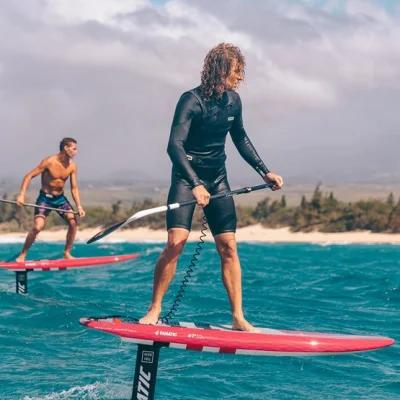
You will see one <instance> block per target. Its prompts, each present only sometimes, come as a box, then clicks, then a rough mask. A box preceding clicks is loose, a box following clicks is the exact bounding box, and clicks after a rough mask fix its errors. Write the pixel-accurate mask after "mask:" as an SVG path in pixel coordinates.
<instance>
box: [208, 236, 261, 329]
mask: <svg viewBox="0 0 400 400" xmlns="http://www.w3.org/2000/svg"><path fill="white" fill-rule="evenodd" d="M214 240H215V244H216V246H217V250H218V253H219V255H220V257H221V268H222V281H223V283H224V286H225V288H226V291H227V293H228V297H229V302H230V304H231V309H232V329H235V330H240V331H247V332H258V330H257V329H256V328H254V326H252V325H251V324H249V323H248V322H247V321H246V320H245V318H244V315H243V308H242V271H241V267H240V261H239V256H238V253H237V246H236V237H235V234H234V233H233V232H227V233H221V234H219V235H216V236H215V237H214Z"/></svg>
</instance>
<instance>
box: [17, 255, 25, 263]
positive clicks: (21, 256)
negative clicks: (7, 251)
mask: <svg viewBox="0 0 400 400" xmlns="http://www.w3.org/2000/svg"><path fill="white" fill-rule="evenodd" d="M25 257H26V254H23V253H21V254H20V255H19V256H18V257H17V258H16V259H15V261H16V262H24V261H25Z"/></svg>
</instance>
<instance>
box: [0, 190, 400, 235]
mask: <svg viewBox="0 0 400 400" xmlns="http://www.w3.org/2000/svg"><path fill="white" fill-rule="evenodd" d="M3 198H4V199H7V198H8V196H7V195H4V196H3ZM159 205H160V204H159V203H157V202H154V201H152V200H150V199H145V200H143V201H136V202H133V203H132V204H130V205H129V206H126V205H123V204H122V202H121V201H117V202H116V203H114V204H112V205H111V207H100V206H89V207H86V208H85V211H86V217H85V218H84V219H82V220H80V222H79V225H80V228H81V229H84V228H88V227H105V226H109V225H112V224H113V223H116V222H118V221H121V220H123V219H125V218H128V217H129V216H131V215H132V214H134V213H136V212H137V211H140V210H143V209H147V208H152V207H157V206H159ZM33 214H34V210H33V209H31V208H29V209H28V208H26V207H17V206H15V205H13V204H8V203H1V202H0V232H17V231H26V230H28V229H30V228H31V225H32V219H33ZM237 214H238V227H244V226H248V225H253V224H262V225H263V226H265V227H269V228H279V227H289V228H290V230H291V231H293V232H311V231H320V232H349V231H357V230H368V231H372V232H377V233H382V232H385V233H400V199H399V200H397V201H396V200H395V198H394V196H393V194H392V193H391V194H389V195H388V197H387V199H386V200H376V199H375V200H374V199H371V200H359V201H356V202H344V201H340V200H338V199H336V198H335V196H334V194H333V193H332V192H330V193H323V192H322V191H321V187H320V185H317V187H316V188H315V190H314V193H313V194H312V196H311V198H310V199H307V198H306V197H305V196H303V197H302V199H301V202H300V204H299V205H298V206H291V207H289V206H287V204H286V198H285V196H284V195H283V196H282V197H281V198H280V199H279V200H272V199H270V198H269V197H265V198H264V199H262V200H261V201H259V202H258V203H257V204H256V205H255V206H253V207H244V206H237ZM202 222H203V212H202V210H201V208H200V207H197V208H196V211H195V216H194V219H193V228H194V229H201V224H202ZM63 225H64V222H63V220H62V219H61V218H60V217H59V216H58V215H57V214H56V213H55V212H52V213H51V214H50V216H49V217H48V218H47V220H46V228H54V229H56V228H59V227H61V226H63ZM134 227H149V228H150V229H165V214H164V213H160V214H154V215H150V216H148V217H145V218H142V219H139V220H137V221H135V222H133V223H132V224H130V225H128V226H127V227H126V228H134Z"/></svg>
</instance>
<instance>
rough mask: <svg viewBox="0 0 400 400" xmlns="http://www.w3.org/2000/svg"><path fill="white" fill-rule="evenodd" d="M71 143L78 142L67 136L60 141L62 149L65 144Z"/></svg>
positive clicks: (61, 149)
mask: <svg viewBox="0 0 400 400" xmlns="http://www.w3.org/2000/svg"><path fill="white" fill-rule="evenodd" d="M71 143H78V142H77V141H76V140H75V139H72V138H70V137H66V138H64V139H63V140H61V142H60V151H63V150H64V146H69V145H70V144H71Z"/></svg>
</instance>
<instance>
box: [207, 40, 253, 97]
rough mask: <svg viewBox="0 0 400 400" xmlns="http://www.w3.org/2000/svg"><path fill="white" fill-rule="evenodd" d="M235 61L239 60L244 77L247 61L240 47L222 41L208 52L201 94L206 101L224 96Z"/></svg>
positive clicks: (238, 64) (239, 66)
mask: <svg viewBox="0 0 400 400" xmlns="http://www.w3.org/2000/svg"><path fill="white" fill-rule="evenodd" d="M234 62H237V66H238V68H239V69H240V72H241V74H242V75H243V78H244V71H245V66H246V62H245V59H244V56H243V55H242V53H241V51H240V49H239V47H236V46H234V45H233V44H230V43H220V44H219V45H217V46H215V47H214V48H212V49H211V50H210V51H209V52H208V54H207V55H206V57H205V59H204V66H203V70H202V71H201V95H202V97H203V99H204V100H205V101H209V100H211V99H217V100H218V99H220V98H221V97H222V94H223V93H224V91H225V90H226V87H225V81H226V78H227V77H228V76H229V74H230V72H231V70H232V65H233V63H234Z"/></svg>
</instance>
